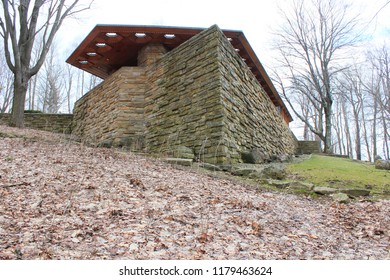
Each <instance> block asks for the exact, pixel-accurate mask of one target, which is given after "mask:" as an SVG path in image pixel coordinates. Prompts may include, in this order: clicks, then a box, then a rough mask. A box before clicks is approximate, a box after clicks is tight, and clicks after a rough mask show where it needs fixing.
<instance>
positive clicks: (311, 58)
mask: <svg viewBox="0 0 390 280" xmlns="http://www.w3.org/2000/svg"><path fill="white" fill-rule="evenodd" d="M292 3H293V6H292V7H286V9H284V10H283V11H282V20H283V24H282V25H281V26H280V28H279V30H278V31H277V32H276V34H275V35H276V38H277V40H276V48H277V50H278V51H279V54H280V61H279V62H280V63H281V67H282V69H284V73H285V75H284V76H280V75H279V76H278V77H277V78H278V83H279V85H280V86H281V92H282V95H283V96H284V98H285V99H286V100H287V102H288V103H289V105H290V107H291V108H292V110H293V111H294V113H295V114H296V115H297V117H298V118H299V119H300V120H301V121H302V122H303V123H304V124H305V125H306V126H307V128H308V129H310V130H311V131H312V132H313V133H314V134H315V135H317V137H318V138H319V139H320V140H321V141H322V142H323V144H324V152H325V153H332V114H333V100H334V87H335V86H334V80H335V76H336V74H337V73H338V72H339V71H341V70H342V69H343V68H344V67H345V66H344V65H342V64H341V63H339V60H340V59H341V58H343V57H342V56H343V51H344V50H346V49H347V48H348V47H350V46H353V45H354V44H355V43H356V41H357V40H356V39H357V36H356V35H355V34H357V33H356V30H355V29H356V28H357V18H356V17H353V16H352V17H351V16H350V14H349V13H348V11H349V7H348V6H347V5H344V4H342V3H341V2H340V1H339V0H328V1H322V0H308V1H304V0H295V1H292ZM279 70H280V69H279ZM300 100H305V102H307V104H306V105H305V106H300V107H299V106H296V105H295V104H301V105H302V103H299V102H300ZM307 107H310V108H311V109H312V110H313V111H314V112H313V113H312V114H311V116H312V117H311V118H308V117H309V116H308V114H307V109H306V110H304V109H305V108H307Z"/></svg>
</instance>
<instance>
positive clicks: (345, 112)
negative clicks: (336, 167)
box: [342, 100, 353, 158]
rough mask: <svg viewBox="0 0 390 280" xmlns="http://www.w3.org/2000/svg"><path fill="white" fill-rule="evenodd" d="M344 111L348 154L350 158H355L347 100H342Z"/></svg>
mask: <svg viewBox="0 0 390 280" xmlns="http://www.w3.org/2000/svg"><path fill="white" fill-rule="evenodd" d="M342 111H343V115H344V124H345V125H344V128H345V135H346V138H347V151H348V152H347V155H348V157H349V158H353V152H352V138H351V133H350V130H349V121H348V112H347V110H346V108H345V101H344V100H343V101H342Z"/></svg>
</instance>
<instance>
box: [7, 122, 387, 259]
mask: <svg viewBox="0 0 390 280" xmlns="http://www.w3.org/2000/svg"><path fill="white" fill-rule="evenodd" d="M0 131H1V132H2V133H1V135H0V259H389V258H390V241H389V238H390V201H388V200H382V201H376V202H354V203H350V204H347V205H343V204H338V203H335V202H332V201H330V200H326V199H324V200H318V199H312V198H309V197H305V196H297V195H292V194H285V193H277V192H264V191H259V190H256V189H254V188H249V187H245V186H242V185H239V184H237V183H233V182H231V181H229V180H227V179H215V178H211V177H209V176H207V175H202V174H198V173H196V172H194V171H193V170H190V169H189V170H179V169H176V168H174V167H173V166H171V165H169V164H166V163H163V162H161V161H159V160H156V159H152V158H146V157H141V156H137V155H134V154H132V153H129V152H125V151H121V150H115V149H106V148H92V147H86V146H84V145H82V144H77V143H74V142H72V141H69V140H67V139H66V138H65V137H64V136H62V135H59V134H51V133H48V132H42V131H34V130H29V129H24V130H18V129H15V128H9V127H5V126H0ZM9 136H12V137H9Z"/></svg>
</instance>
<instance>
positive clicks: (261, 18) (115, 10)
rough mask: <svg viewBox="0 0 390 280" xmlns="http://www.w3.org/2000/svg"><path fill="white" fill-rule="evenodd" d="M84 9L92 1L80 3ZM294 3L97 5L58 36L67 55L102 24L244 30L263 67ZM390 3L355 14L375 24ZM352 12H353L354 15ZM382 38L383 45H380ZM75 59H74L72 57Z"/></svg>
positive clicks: (172, 0) (382, 30)
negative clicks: (275, 30)
mask: <svg viewBox="0 0 390 280" xmlns="http://www.w3.org/2000/svg"><path fill="white" fill-rule="evenodd" d="M81 1H82V2H84V3H87V2H89V0H81ZM291 1H292V0H196V1H183V0H165V1H161V0H138V1H133V0H95V1H94V4H93V8H92V9H91V10H90V11H87V12H84V13H83V14H80V18H81V19H80V20H77V21H76V20H71V21H68V22H67V23H66V26H64V28H63V29H61V31H60V34H59V36H60V37H61V38H66V40H67V41H68V42H69V45H70V46H71V47H70V49H69V50H67V51H68V52H71V51H73V50H74V48H75V47H76V46H77V45H78V43H80V42H81V40H82V39H84V38H85V36H86V35H87V34H88V33H89V32H90V31H91V30H92V28H93V27H94V26H95V25H97V24H130V25H166V26H187V27H205V28H206V27H209V26H211V25H213V24H217V25H218V26H219V27H220V28H222V29H234V30H242V31H243V32H244V33H245V36H246V37H247V39H248V41H249V42H250V44H251V45H252V47H253V49H254V50H255V52H256V53H257V55H258V56H259V58H260V60H261V61H264V60H266V57H267V50H269V48H270V43H271V41H272V35H271V29H272V26H275V24H277V23H278V18H279V17H278V6H281V7H283V6H286V5H287V4H288V2H291ZM350 1H352V0H350ZM385 2H387V0H353V1H352V3H353V5H354V7H355V11H356V12H358V13H359V14H360V15H361V17H362V19H363V20H365V21H369V20H371V19H372V18H373V17H374V15H375V14H376V12H377V11H379V10H380V8H381V7H383V5H384V3H385ZM355 11H351V12H355ZM369 33H370V34H372V35H374V36H375V38H377V40H382V38H383V37H385V36H387V37H390V5H388V6H387V7H386V8H385V9H383V10H382V11H381V12H380V13H379V14H378V16H377V17H376V19H375V20H374V21H372V22H371V24H370V32H369ZM378 38H379V39H378ZM69 54H70V53H69Z"/></svg>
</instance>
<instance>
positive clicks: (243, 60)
mask: <svg viewBox="0 0 390 280" xmlns="http://www.w3.org/2000/svg"><path fill="white" fill-rule="evenodd" d="M67 62H68V63H70V64H72V65H74V66H76V67H78V68H81V69H83V70H85V71H87V72H89V73H92V74H94V75H96V76H98V77H100V78H102V79H104V81H103V82H102V83H101V84H100V85H98V86H97V87H96V88H94V89H93V90H92V91H90V92H89V93H87V94H86V95H84V96H83V97H82V98H81V99H79V100H78V101H77V102H76V104H75V108H74V119H73V121H74V125H73V133H74V134H76V135H78V136H79V137H80V138H81V139H83V140H84V141H86V142H90V143H94V144H100V145H107V146H111V145H113V146H129V147H130V148H132V149H134V150H138V151H144V152H148V153H158V154H166V155H170V156H177V154H176V153H177V151H178V150H183V149H185V150H186V151H191V152H190V153H193V154H194V155H195V156H196V157H198V158H199V159H200V160H202V161H205V162H209V163H218V164H227V163H236V162H242V160H243V155H244V154H247V153H248V152H250V151H256V153H260V154H261V155H262V156H264V157H266V158H267V157H275V156H276V157H278V156H281V155H288V154H293V153H294V151H295V147H296V143H295V138H294V136H293V135H292V133H291V131H290V129H289V127H288V123H289V122H290V121H291V120H292V118H291V115H290V113H289V112H288V110H287V108H286V106H285V104H284V103H283V101H282V100H281V98H280V96H279V95H278V93H277V91H276V90H275V88H274V86H273V84H272V82H271V80H270V78H269V77H268V75H267V73H266V72H265V70H264V68H263V66H262V65H261V63H260V61H259V60H258V58H257V57H256V55H255V53H254V51H253V50H252V48H251V46H250V44H249V43H248V41H247V40H246V38H245V36H244V34H243V33H242V32H241V31H231V30H220V29H219V28H218V26H216V25H214V26H212V27H210V28H208V29H196V28H174V27H155V26H116V25H114V26H108V25H98V26H96V27H95V28H94V29H93V30H92V31H91V33H90V34H89V35H88V36H87V37H86V39H85V40H84V41H83V42H82V43H81V44H80V46H79V47H78V48H77V49H76V50H75V51H74V53H73V54H72V55H71V56H70V57H69V59H68V60H67ZM183 147H186V148H183ZM187 153H188V152H187Z"/></svg>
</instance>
